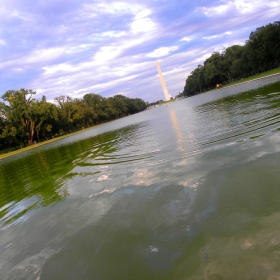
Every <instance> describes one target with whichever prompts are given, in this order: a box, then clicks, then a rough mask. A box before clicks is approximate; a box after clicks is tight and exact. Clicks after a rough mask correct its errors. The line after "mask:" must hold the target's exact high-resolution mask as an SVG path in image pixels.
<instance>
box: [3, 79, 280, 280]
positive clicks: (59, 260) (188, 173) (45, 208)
mask: <svg viewBox="0 0 280 280" xmlns="http://www.w3.org/2000/svg"><path fill="white" fill-rule="evenodd" d="M279 168H280V83H279V82H277V83H274V84H272V85H269V86H266V87H264V88H259V89H258V90H254V91H249V92H244V93H241V94H234V93H232V92H227V91H226V88H224V89H222V90H218V91H214V92H211V93H209V94H203V95H199V96H195V97H192V98H188V99H185V100H181V101H178V102H174V103H170V104H168V106H167V107H166V106H161V107H158V108H155V109H153V110H149V111H146V112H143V113H141V114H137V115H135V116H131V117H128V118H124V119H122V120H119V121H115V122H112V123H108V124H105V125H102V126H100V127H97V128H93V129H92V130H88V131H85V132H82V133H80V134H77V135H74V136H71V137H68V138H65V139H62V140H60V141H57V142H53V143H51V144H50V145H45V146H42V147H38V149H34V150H31V151H29V152H26V153H22V154H21V155H17V156H14V157H10V158H7V159H5V160H2V161H0V225H1V228H0V279H270V280H271V279H278V278H279V276H280V265H279V263H280V262H279V258H280V236H279V232H280V231H279V223H278V220H279V217H280V203H279V202H280V201H279V200H280V188H279V184H280V172H279V170H280V169H279Z"/></svg>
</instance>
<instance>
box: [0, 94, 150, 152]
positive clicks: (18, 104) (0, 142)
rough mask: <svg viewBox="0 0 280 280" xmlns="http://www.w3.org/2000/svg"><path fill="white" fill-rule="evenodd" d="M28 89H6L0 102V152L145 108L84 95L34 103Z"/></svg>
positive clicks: (127, 101) (121, 100)
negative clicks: (79, 97)
mask: <svg viewBox="0 0 280 280" xmlns="http://www.w3.org/2000/svg"><path fill="white" fill-rule="evenodd" d="M35 94H36V92H35V91H33V90H31V89H29V90H28V89H20V90H8V91H6V92H5V94H3V95H2V97H1V99H2V101H3V102H0V151H1V150H6V151H8V150H10V149H11V148H12V147H14V148H22V147H25V146H28V145H31V144H33V143H37V142H40V141H42V140H48V139H51V138H54V137H56V136H60V135H64V134H67V133H70V132H73V131H77V130H80V129H83V128H86V127H90V126H93V125H96V124H100V123H104V122H108V121H111V120H114V119H117V118H120V117H124V116H127V115H130V114H134V113H138V112H140V111H143V110H145V109H146V108H147V105H146V103H145V102H144V101H143V100H142V99H140V98H128V97H125V96H123V95H115V96H114V97H109V98H105V97H102V96H101V95H99V94H95V93H88V94H86V95H84V96H83V98H82V99H77V98H72V97H70V96H68V95H61V96H58V97H56V98H55V99H54V101H55V103H56V104H57V105H55V104H53V103H51V102H47V99H46V97H45V96H43V97H42V99H41V100H37V99H36V98H35V97H34V95H35Z"/></svg>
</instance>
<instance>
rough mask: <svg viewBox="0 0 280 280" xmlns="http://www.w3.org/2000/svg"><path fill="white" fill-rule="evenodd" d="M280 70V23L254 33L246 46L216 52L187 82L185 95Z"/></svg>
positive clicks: (192, 73)
mask: <svg viewBox="0 0 280 280" xmlns="http://www.w3.org/2000/svg"><path fill="white" fill-rule="evenodd" d="M279 66H280V21H276V22H274V23H270V24H268V25H266V26H262V27H259V28H257V29H256V30H255V31H253V32H251V34H250V36H249V39H248V40H247V41H246V43H245V45H244V46H239V45H233V46H231V47H228V48H225V49H224V50H223V51H222V52H214V53H212V55H211V56H210V57H209V58H208V59H206V60H205V62H204V64H203V65H198V66H197V68H196V69H195V70H194V71H192V72H191V74H190V75H189V76H188V78H187V79H186V84H185V87H184V90H183V92H182V93H181V95H184V96H192V95H194V94H197V93H200V92H203V91H207V90H209V89H212V88H214V87H215V86H216V85H217V84H226V83H230V82H233V81H236V80H240V79H242V78H245V77H249V76H252V75H255V74H258V73H262V72H265V71H267V70H270V69H273V68H276V67H279Z"/></svg>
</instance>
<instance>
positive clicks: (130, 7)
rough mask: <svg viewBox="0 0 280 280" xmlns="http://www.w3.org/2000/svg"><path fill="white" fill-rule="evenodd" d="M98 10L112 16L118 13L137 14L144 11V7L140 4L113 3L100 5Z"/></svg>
mask: <svg viewBox="0 0 280 280" xmlns="http://www.w3.org/2000/svg"><path fill="white" fill-rule="evenodd" d="M97 7H98V10H99V11H102V12H106V13H110V14H117V13H132V14H136V13H137V12H139V11H140V10H142V6H141V5H139V4H130V3H127V2H112V3H109V4H108V3H105V2H103V3H100V4H98V5H97Z"/></svg>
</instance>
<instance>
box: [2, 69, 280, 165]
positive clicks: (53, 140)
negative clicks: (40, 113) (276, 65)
mask: <svg viewBox="0 0 280 280" xmlns="http://www.w3.org/2000/svg"><path fill="white" fill-rule="evenodd" d="M276 75H280V71H279V72H278V73H274V74H269V75H266V76H263V77H258V78H254V79H251V80H248V81H244V82H239V83H236V84H233V85H228V86H227V85H225V86H224V87H222V88H223V89H225V88H230V87H234V86H237V85H241V84H245V83H249V82H252V81H256V80H261V79H264V78H267V77H271V76H276ZM216 90H220V89H213V90H210V91H206V92H203V93H202V94H205V93H208V92H213V91H216ZM194 96H196V95H194ZM163 104H165V103H163ZM113 121H114V120H113ZM102 124H105V123H102ZM102 124H98V125H95V126H91V127H88V128H85V129H82V130H78V131H75V132H72V133H69V134H66V135H62V136H58V137H56V138H53V139H50V140H46V141H44V142H39V143H37V144H33V145H31V146H28V147H24V148H21V149H19V150H15V151H12V152H8V153H6V154H0V161H1V160H2V159H4V158H7V157H10V156H13V155H16V154H19V153H22V152H25V151H28V150H31V149H36V148H38V147H40V146H43V145H46V144H49V143H52V142H55V141H58V140H61V139H63V138H66V137H70V136H72V135H75V134H78V133H81V132H83V131H86V130H89V129H92V128H94V127H96V126H99V125H102Z"/></svg>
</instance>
